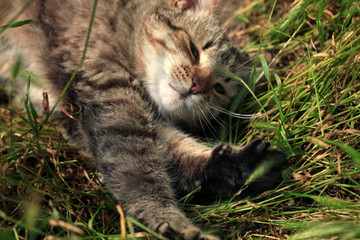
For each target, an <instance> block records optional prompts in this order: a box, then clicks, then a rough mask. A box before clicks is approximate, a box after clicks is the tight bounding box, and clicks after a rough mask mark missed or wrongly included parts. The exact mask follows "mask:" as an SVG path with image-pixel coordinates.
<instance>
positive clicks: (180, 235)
mask: <svg viewBox="0 0 360 240" xmlns="http://www.w3.org/2000/svg"><path fill="white" fill-rule="evenodd" d="M158 233H159V234H160V235H162V236H164V237H166V238H168V239H178V240H219V238H218V237H215V236H212V235H206V234H204V233H202V232H201V230H200V229H199V228H197V227H194V226H189V227H187V228H182V229H181V228H179V226H176V225H175V224H174V225H171V224H170V223H168V222H164V223H162V224H160V226H159V227H158Z"/></svg>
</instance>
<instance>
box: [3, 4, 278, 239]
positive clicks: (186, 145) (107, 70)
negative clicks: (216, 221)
mask: <svg viewBox="0 0 360 240" xmlns="http://www.w3.org/2000/svg"><path fill="white" fill-rule="evenodd" d="M218 2H219V1H213V0H203V1H195V0H187V1H173V0H171V1H146V0H132V1H122V0H119V1H110V0H102V1H99V4H98V7H97V10H96V15H95V20H94V24H93V27H92V31H91V37H90V41H89V45H88V49H87V53H86V58H85V61H84V64H83V65H82V68H81V71H80V72H79V73H78V74H77V76H76V78H75V80H74V81H73V83H72V84H71V86H70V88H69V89H68V91H67V93H66V95H65V96H64V98H63V100H62V102H64V103H70V104H72V105H73V106H74V107H76V108H78V109H80V110H81V111H80V114H79V115H78V116H75V117H76V118H77V119H76V120H74V119H70V118H64V119H63V120H62V125H63V126H64V128H65V129H66V130H67V133H68V134H69V135H70V137H71V139H72V140H73V141H74V142H76V143H77V144H78V145H79V146H80V147H81V148H82V149H84V150H86V151H88V152H89V153H91V154H92V155H93V157H94V159H95V162H96V163H97V166H98V168H99V170H100V171H101V172H102V174H103V177H104V181H105V183H106V184H107V186H108V187H109V190H110V192H111V193H112V194H113V195H114V197H115V198H116V199H117V200H118V201H119V203H120V204H121V206H122V208H123V209H124V210H125V211H126V213H127V214H128V215H130V216H132V217H134V218H136V219H137V220H139V221H140V222H142V223H143V224H145V225H147V226H148V227H150V228H151V229H153V230H155V231H158V232H160V233H161V234H163V235H166V236H169V233H173V234H175V235H176V236H177V237H179V238H182V239H201V238H209V239H212V238H215V237H212V236H205V235H203V234H202V233H201V232H200V230H199V229H198V228H197V227H194V226H193V225H192V224H191V223H190V221H189V220H188V219H187V218H186V217H185V216H184V214H183V213H182V212H181V210H179V209H178V207H177V205H176V200H175V198H174V191H173V187H174V185H175V186H176V187H177V188H180V189H181V190H183V191H191V190H194V189H195V188H197V187H198V186H200V185H201V186H202V188H203V189H204V190H205V191H208V192H212V193H215V194H216V193H232V192H235V191H237V190H238V188H239V187H241V186H242V184H243V183H244V182H245V180H246V178H247V177H248V176H249V175H250V174H251V172H252V171H253V170H254V168H255V166H256V165H258V164H259V163H260V162H262V161H263V160H264V159H265V157H266V156H270V157H272V158H273V160H275V162H277V163H279V165H278V166H275V167H274V168H273V169H271V171H270V172H269V174H268V175H267V176H265V177H264V179H263V180H264V184H259V185H258V187H259V191H261V190H262V189H265V188H268V187H271V186H273V184H274V183H276V181H277V180H276V179H278V177H279V167H280V163H282V162H283V160H284V156H283V155H282V154H281V153H280V152H279V151H277V150H268V145H267V144H265V143H263V142H261V141H254V142H252V143H251V144H249V145H248V146H246V147H245V148H243V149H237V148H234V147H231V146H229V145H226V144H220V145H218V146H216V147H215V148H209V147H207V146H206V145H204V144H202V143H201V142H199V141H198V140H196V139H195V138H192V137H190V136H189V135H187V134H185V133H184V132H183V131H181V130H179V128H184V129H197V128H199V127H200V126H201V121H205V120H204V118H205V117H209V118H211V114H218V113H217V112H216V111H214V112H212V113H210V109H211V106H212V105H217V106H220V107H226V106H227V105H229V103H230V101H231V99H232V98H233V97H234V96H235V95H236V93H237V92H238V90H239V88H240V87H241V86H240V85H239V83H238V82H237V81H234V80H232V79H228V78H226V77H224V76H223V75H221V73H220V71H218V70H221V71H225V72H226V71H228V72H232V73H235V74H237V75H239V76H241V77H244V78H246V77H247V76H248V70H247V69H246V68H244V66H243V65H242V63H243V62H244V61H245V59H244V58H243V57H242V55H241V54H240V52H239V51H238V50H237V49H236V48H235V47H234V46H233V45H232V44H231V43H230V41H229V40H228V39H227V38H226V37H225V36H224V34H223V33H222V31H221V29H220V27H218V25H219V24H218V22H217V20H216V18H215V17H214V16H212V15H213V12H214V10H215V8H216V6H217V4H218ZM24 3H25V1H10V0H9V1H5V2H4V3H3V4H5V6H6V7H8V8H9V9H11V7H10V6H11V5H13V6H14V7H16V8H17V9H19V7H21V6H23V5H24ZM91 9H92V1H86V0H79V1H70V0H69V1H63V0H61V1H60V0H57V1H54V0H51V1H46V0H40V1H35V2H34V3H33V4H32V5H31V6H30V7H29V8H28V9H27V10H26V11H25V13H24V14H23V15H22V16H21V17H20V19H19V20H22V19H37V20H39V21H38V22H36V23H32V24H29V25H26V26H23V27H21V28H14V29H7V30H6V31H5V32H4V33H3V34H2V35H0V44H1V45H0V51H2V52H0V54H3V55H6V56H8V57H7V60H6V61H9V60H10V58H11V57H13V59H14V56H15V55H12V54H13V53H14V52H15V51H14V50H15V49H16V51H18V49H20V50H21V53H22V55H23V57H22V59H23V60H22V61H23V65H24V67H26V68H27V69H28V70H29V71H32V72H34V73H35V74H36V75H37V76H38V77H39V78H40V79H43V80H44V82H45V83H46V84H47V85H46V86H48V87H49V89H50V97H51V99H52V102H53V101H54V99H56V98H57V97H58V95H59V93H60V92H61V91H62V89H63V88H64V87H65V85H66V83H67V81H68V80H69V79H70V76H71V75H72V74H73V73H74V71H75V69H76V67H77V66H78V64H79V62H80V59H81V56H82V54H83V50H84V43H85V39H86V34H87V31H88V24H89V21H90V16H91ZM9 19H10V17H8V18H5V20H4V19H3V22H2V23H1V24H0V25H4V24H5V23H8V21H9ZM4 59H5V58H4ZM4 62H5V61H4ZM4 62H3V63H4ZM0 63H1V61H0ZM0 67H1V66H0ZM24 85H25V84H24ZM270 179H271V180H270Z"/></svg>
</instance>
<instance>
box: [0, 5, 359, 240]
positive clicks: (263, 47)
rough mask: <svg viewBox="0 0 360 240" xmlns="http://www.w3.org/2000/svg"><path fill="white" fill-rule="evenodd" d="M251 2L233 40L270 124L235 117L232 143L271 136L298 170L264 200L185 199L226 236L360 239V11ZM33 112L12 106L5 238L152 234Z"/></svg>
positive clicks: (3, 170) (0, 196)
mask: <svg viewBox="0 0 360 240" xmlns="http://www.w3.org/2000/svg"><path fill="white" fill-rule="evenodd" d="M243 4H244V8H246V11H242V10H240V11H239V12H238V14H237V15H236V18H235V19H237V20H235V23H234V22H233V23H232V24H233V25H236V26H235V27H233V28H231V29H232V30H231V31H230V32H229V35H230V36H232V37H233V39H234V41H235V42H236V43H237V44H238V45H240V46H242V47H243V49H244V52H247V53H248V54H250V55H253V56H254V59H255V60H257V62H258V63H259V64H260V65H261V66H262V67H263V70H264V73H263V77H264V79H265V81H263V82H260V83H259V84H258V88H257V89H256V91H255V92H256V93H257V94H256V96H257V99H256V100H254V99H253V98H252V97H248V98H247V100H246V101H245V103H242V104H240V106H233V107H234V109H235V108H237V109H238V110H239V112H241V113H244V114H254V113H259V114H258V116H259V117H256V118H253V119H251V120H241V119H234V118H232V119H230V120H225V121H228V122H229V123H231V126H232V127H233V128H232V129H228V127H226V128H225V129H223V130H221V131H222V134H221V135H222V136H221V137H222V138H225V139H227V140H228V141H230V142H233V143H239V142H240V143H246V142H248V141H249V140H251V139H253V138H254V137H255V136H261V137H262V138H264V139H267V140H268V141H271V142H272V144H273V145H274V146H277V147H278V148H281V149H283V150H284V151H285V152H286V153H287V155H288V156H289V168H288V169H286V170H285V171H284V174H283V182H282V183H281V184H280V185H279V186H278V188H277V189H275V190H274V191H271V192H267V193H264V194H262V195H260V196H255V197H248V198H246V199H240V198H239V197H237V196H235V197H233V198H231V199H229V198H221V197H219V198H218V201H217V202H216V203H213V204H210V205H198V204H191V203H189V202H187V199H188V198H186V197H185V198H183V199H182V200H181V201H180V204H181V205H182V206H183V208H184V210H185V211H186V213H187V214H188V216H189V217H191V219H193V221H194V222H195V223H197V224H199V225H200V226H202V227H203V228H204V229H208V230H209V231H214V233H215V234H219V235H221V237H222V239H237V238H239V239H286V238H289V239H330V238H332V239H360V231H359V229H360V223H359V216H360V203H359V199H360V157H359V155H360V153H359V149H360V78H359V75H360V37H359V35H360V11H359V9H360V4H359V3H358V2H357V1H350V0H349V1H326V2H322V1H315V2H311V1H298V2H297V3H296V4H295V5H291V2H289V1H283V2H276V1H275V2H273V1H265V2H264V3H262V2H260V1H244V3H243ZM294 16H296V18H294ZM20 24H25V23H20ZM13 26H16V25H13ZM1 30H3V29H1ZM244 39H246V41H243V40H244ZM14 69H15V70H13V77H14V78H15V77H17V74H18V73H17V72H20V70H16V67H15V68H14ZM259 103H260V104H261V106H263V107H262V108H260V107H259ZM25 105H26V111H22V110H19V109H18V108H17V107H16V106H13V105H11V104H9V105H6V106H1V107H0V184H1V185H0V239H48V240H49V239H112V238H113V239H120V238H121V237H124V231H121V229H124V227H125V228H126V229H127V232H126V234H127V236H128V237H129V238H130V239H132V238H133V239H136V238H141V237H146V236H147V235H146V234H145V233H139V232H136V231H135V230H134V226H140V228H141V227H142V228H143V229H144V230H147V229H146V228H145V227H143V226H141V225H140V224H139V223H137V222H136V221H135V220H133V219H131V218H127V217H126V216H125V217H124V216H121V214H120V210H119V209H118V208H117V207H116V203H115V201H114V200H113V199H112V198H111V197H110V196H109V194H108V193H107V192H106V189H104V186H103V185H102V184H101V181H100V180H99V178H98V176H99V175H98V174H97V172H96V169H95V167H94V166H93V164H92V163H91V162H90V161H89V160H88V159H87V158H86V156H85V155H84V154H82V153H79V152H78V151H77V150H76V148H75V147H74V146H72V145H70V144H69V143H68V142H67V141H66V140H65V139H64V137H63V136H62V135H61V133H60V131H59V129H58V127H56V126H55V125H54V123H53V122H51V121H47V120H48V119H47V118H46V116H42V115H40V114H38V113H37V112H36V111H35V109H34V108H33V106H32V105H31V102H30V101H29V100H28V99H27V98H26V97H25ZM45 122H46V124H45ZM190 197H191V196H190Z"/></svg>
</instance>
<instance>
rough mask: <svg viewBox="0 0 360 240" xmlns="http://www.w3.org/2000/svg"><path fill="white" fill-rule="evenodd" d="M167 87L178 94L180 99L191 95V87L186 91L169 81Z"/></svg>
mask: <svg viewBox="0 0 360 240" xmlns="http://www.w3.org/2000/svg"><path fill="white" fill-rule="evenodd" d="M169 87H170V88H171V89H172V90H174V91H175V92H176V93H178V94H179V96H180V99H181V100H185V99H186V98H188V97H190V96H191V95H192V93H191V89H190V90H189V91H187V92H184V91H181V90H180V89H178V88H176V87H175V86H173V85H172V84H171V83H169Z"/></svg>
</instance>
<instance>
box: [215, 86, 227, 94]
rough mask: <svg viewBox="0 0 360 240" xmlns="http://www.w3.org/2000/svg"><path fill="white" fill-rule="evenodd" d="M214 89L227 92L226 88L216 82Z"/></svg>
mask: <svg viewBox="0 0 360 240" xmlns="http://www.w3.org/2000/svg"><path fill="white" fill-rule="evenodd" d="M214 89H215V91H216V92H217V93H219V94H225V89H224V87H223V86H222V85H221V84H220V83H215V84H214Z"/></svg>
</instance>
